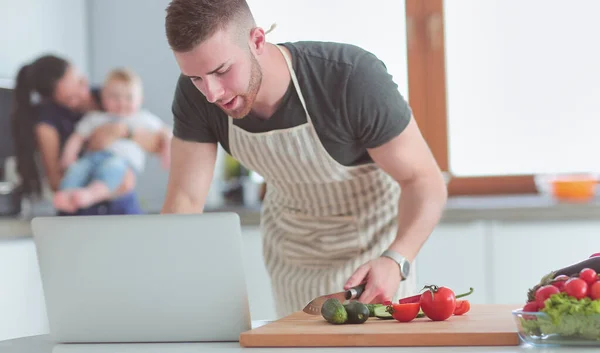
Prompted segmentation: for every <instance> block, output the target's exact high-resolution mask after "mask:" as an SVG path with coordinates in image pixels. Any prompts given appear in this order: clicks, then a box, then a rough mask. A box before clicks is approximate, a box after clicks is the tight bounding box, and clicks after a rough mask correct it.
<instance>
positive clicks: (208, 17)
mask: <svg viewBox="0 0 600 353" xmlns="http://www.w3.org/2000/svg"><path fill="white" fill-rule="evenodd" d="M166 12H167V16H166V19H165V29H166V33H167V40H168V42H169V45H170V46H171V49H173V50H174V51H176V52H186V51H190V50H192V49H193V48H194V47H195V46H196V45H198V44H200V43H201V42H203V41H204V40H206V39H207V38H209V37H210V36H212V35H213V34H215V33H216V32H217V31H219V30H223V29H225V28H226V27H227V26H228V25H229V24H231V23H234V22H236V23H237V24H238V25H239V27H240V28H239V29H240V30H243V33H246V34H249V33H248V32H247V30H249V29H250V27H252V26H254V25H255V22H254V18H253V16H252V12H251V11H250V7H249V6H248V3H247V2H246V1H245V0H172V1H171V3H170V4H169V6H167V9H166Z"/></svg>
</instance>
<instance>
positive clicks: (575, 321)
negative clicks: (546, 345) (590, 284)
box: [521, 293, 600, 340]
mask: <svg viewBox="0 0 600 353" xmlns="http://www.w3.org/2000/svg"><path fill="white" fill-rule="evenodd" d="M541 312H543V313H546V314H547V315H540V316H537V317H534V318H533V319H527V318H521V326H522V328H523V331H524V332H525V333H527V334H528V335H533V336H541V335H551V334H558V335H561V336H564V337H581V338H585V339H596V340H600V300H592V299H590V298H583V299H580V300H578V299H575V298H573V297H570V296H568V295H567V294H566V293H559V294H553V295H552V296H550V298H549V299H548V300H546V302H545V306H544V308H543V309H542V310H541Z"/></svg>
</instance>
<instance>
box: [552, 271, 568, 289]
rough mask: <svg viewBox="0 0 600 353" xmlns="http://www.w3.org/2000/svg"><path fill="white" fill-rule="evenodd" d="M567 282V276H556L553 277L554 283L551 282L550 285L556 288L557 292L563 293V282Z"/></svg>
mask: <svg viewBox="0 0 600 353" xmlns="http://www.w3.org/2000/svg"><path fill="white" fill-rule="evenodd" d="M568 280H569V276H567V275H558V276H556V277H554V281H553V282H552V285H553V286H555V287H556V288H558V290H559V291H561V292H564V291H565V282H567V281H568Z"/></svg>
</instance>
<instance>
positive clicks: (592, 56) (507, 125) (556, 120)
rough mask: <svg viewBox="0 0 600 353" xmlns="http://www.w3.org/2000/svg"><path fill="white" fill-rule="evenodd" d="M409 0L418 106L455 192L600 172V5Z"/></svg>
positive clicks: (527, 188) (522, 189)
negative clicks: (599, 40) (598, 154)
mask: <svg viewBox="0 0 600 353" xmlns="http://www.w3.org/2000/svg"><path fill="white" fill-rule="evenodd" d="M565 4H566V3H565V2H561V1H548V0H528V1H525V2H523V1H517V0H452V1H443V0H428V1H421V0H407V10H406V14H407V18H408V20H407V23H408V24H409V26H410V27H409V31H408V34H409V39H408V44H409V51H408V55H409V60H408V65H409V86H410V96H411V101H410V103H411V105H412V106H413V110H414V112H415V116H416V118H417V120H418V121H419V124H420V126H421V129H422V131H423V134H424V136H425V138H426V139H427V141H428V143H429V144H430V146H431V148H432V150H433V152H434V155H435V156H436V159H437V160H438V163H440V165H441V166H442V168H443V169H445V170H449V171H450V172H451V173H452V174H453V175H454V176H455V178H454V179H453V181H452V182H451V184H450V193H451V194H455V195H456V194H498V193H529V192H535V191H536V189H535V185H534V182H533V175H534V174H544V173H563V172H590V171H591V172H595V171H598V170H600V162H597V161H596V158H595V151H597V150H600V141H597V140H596V139H595V135H596V134H597V133H598V131H600V120H599V119H598V118H597V117H596V116H595V114H596V112H597V111H598V109H597V108H598V105H599V103H598V102H600V99H599V97H600V85H598V84H597V82H599V81H600V70H598V69H597V66H598V63H599V62H600V50H599V49H598V47H597V45H595V44H594V43H595V38H594V37H595V36H594V33H597V32H598V31H599V30H600V24H596V21H595V16H596V14H597V13H598V12H599V11H600V2H597V1H594V0H579V1H577V2H573V3H569V5H568V6H566V5H565Z"/></svg>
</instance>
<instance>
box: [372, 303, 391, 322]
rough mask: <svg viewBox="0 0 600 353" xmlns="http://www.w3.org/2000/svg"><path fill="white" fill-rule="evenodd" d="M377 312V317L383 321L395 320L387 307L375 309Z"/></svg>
mask: <svg viewBox="0 0 600 353" xmlns="http://www.w3.org/2000/svg"><path fill="white" fill-rule="evenodd" d="M374 311H375V317H377V318H379V319H382V320H389V319H393V317H392V314H390V313H388V312H387V306H385V305H382V306H378V307H376V308H375V309H374Z"/></svg>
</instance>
